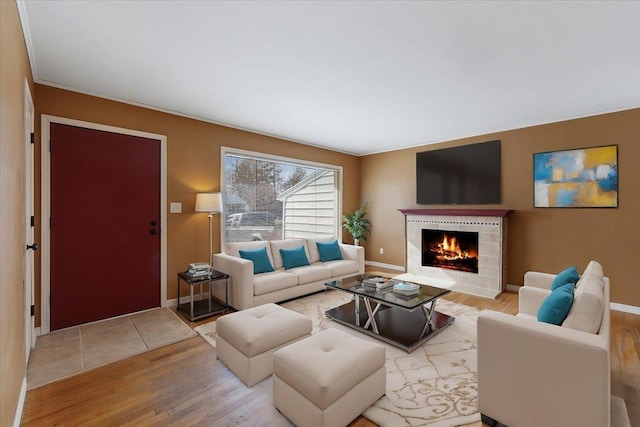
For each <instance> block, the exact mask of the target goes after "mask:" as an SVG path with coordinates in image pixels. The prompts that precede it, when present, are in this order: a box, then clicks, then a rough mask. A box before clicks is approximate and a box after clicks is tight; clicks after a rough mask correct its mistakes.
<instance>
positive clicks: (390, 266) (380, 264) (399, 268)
mask: <svg viewBox="0 0 640 427" xmlns="http://www.w3.org/2000/svg"><path fill="white" fill-rule="evenodd" d="M364 265H369V266H371V267H380V268H386V269H388V270H397V271H402V272H404V266H403V265H394V264H386V263H384V262H376V261H365V262H364Z"/></svg>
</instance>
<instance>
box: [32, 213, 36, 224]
mask: <svg viewBox="0 0 640 427" xmlns="http://www.w3.org/2000/svg"><path fill="white" fill-rule="evenodd" d="M31 226H32V227H35V226H36V217H35V215H31Z"/></svg>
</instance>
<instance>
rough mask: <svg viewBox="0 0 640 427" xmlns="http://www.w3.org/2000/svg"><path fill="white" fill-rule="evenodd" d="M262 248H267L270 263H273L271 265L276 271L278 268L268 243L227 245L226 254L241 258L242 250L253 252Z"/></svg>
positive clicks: (235, 243)
mask: <svg viewBox="0 0 640 427" xmlns="http://www.w3.org/2000/svg"><path fill="white" fill-rule="evenodd" d="M260 248H266V250H267V256H268V257H269V261H271V265H272V266H273V268H274V269H275V268H278V267H276V264H275V263H274V262H273V256H272V254H271V245H270V244H269V242H267V241H259V242H234V243H227V244H226V245H225V253H226V254H227V255H230V256H234V257H237V258H241V257H240V250H244V251H252V250H256V249H260Z"/></svg>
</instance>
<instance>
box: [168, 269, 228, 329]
mask: <svg viewBox="0 0 640 427" xmlns="http://www.w3.org/2000/svg"><path fill="white" fill-rule="evenodd" d="M222 280H224V290H225V292H224V304H222V303H220V302H218V301H216V300H213V299H212V298H211V286H212V285H215V284H216V283H221V281H222ZM180 282H183V283H186V284H187V285H189V301H188V302H186V303H182V304H181V303H180ZM197 285H199V286H200V300H198V301H194V298H193V296H194V295H193V288H194V287H195V286H197ZM202 285H207V295H206V298H205V299H203V298H202ZM228 309H229V275H228V274H225V273H221V272H219V271H216V270H211V274H210V275H207V276H198V277H194V276H191V275H190V274H187V273H186V272H182V273H178V311H179V312H181V313H182V314H184V315H185V316H186V317H187V318H188V319H189V320H190V321H191V322H193V321H195V320H198V319H203V318H205V317H209V316H213V315H214V314H218V313H224V312H225V311H227V310H228Z"/></svg>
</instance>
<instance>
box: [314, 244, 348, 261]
mask: <svg viewBox="0 0 640 427" xmlns="http://www.w3.org/2000/svg"><path fill="white" fill-rule="evenodd" d="M316 246H317V247H318V252H319V253H320V261H321V262H326V261H337V260H341V259H342V252H341V251H340V245H338V241H337V240H334V241H333V242H330V243H323V242H316Z"/></svg>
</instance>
